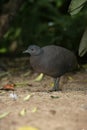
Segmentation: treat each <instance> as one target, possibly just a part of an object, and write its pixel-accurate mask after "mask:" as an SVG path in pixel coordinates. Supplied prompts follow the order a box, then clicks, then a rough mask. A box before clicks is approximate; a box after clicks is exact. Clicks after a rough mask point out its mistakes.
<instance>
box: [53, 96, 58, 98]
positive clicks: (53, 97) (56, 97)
mask: <svg viewBox="0 0 87 130" xmlns="http://www.w3.org/2000/svg"><path fill="white" fill-rule="evenodd" d="M51 98H59V96H51Z"/></svg>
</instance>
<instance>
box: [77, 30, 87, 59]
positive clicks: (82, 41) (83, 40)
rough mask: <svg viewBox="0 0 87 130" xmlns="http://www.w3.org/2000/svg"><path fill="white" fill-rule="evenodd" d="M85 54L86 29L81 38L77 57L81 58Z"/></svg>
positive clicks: (86, 47)
mask: <svg viewBox="0 0 87 130" xmlns="http://www.w3.org/2000/svg"><path fill="white" fill-rule="evenodd" d="M86 52H87V28H86V30H85V32H84V34H83V36H82V39H81V42H80V46H79V56H81V57H82V56H83V55H84V54H85V53H86Z"/></svg>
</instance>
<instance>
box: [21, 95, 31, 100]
mask: <svg viewBox="0 0 87 130" xmlns="http://www.w3.org/2000/svg"><path fill="white" fill-rule="evenodd" d="M30 97H31V95H27V96H26V97H24V99H23V100H24V101H27V100H29V99H30Z"/></svg>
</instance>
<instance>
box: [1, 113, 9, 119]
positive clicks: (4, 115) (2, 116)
mask: <svg viewBox="0 0 87 130" xmlns="http://www.w3.org/2000/svg"><path fill="white" fill-rule="evenodd" d="M9 113H10V112H5V113H3V114H1V115H0V119H2V118H4V117H6V116H7V115H8V114H9Z"/></svg>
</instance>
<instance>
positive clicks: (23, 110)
mask: <svg viewBox="0 0 87 130" xmlns="http://www.w3.org/2000/svg"><path fill="white" fill-rule="evenodd" d="M25 114H26V109H25V108H23V109H22V110H21V111H20V113H19V115H20V116H25Z"/></svg>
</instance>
